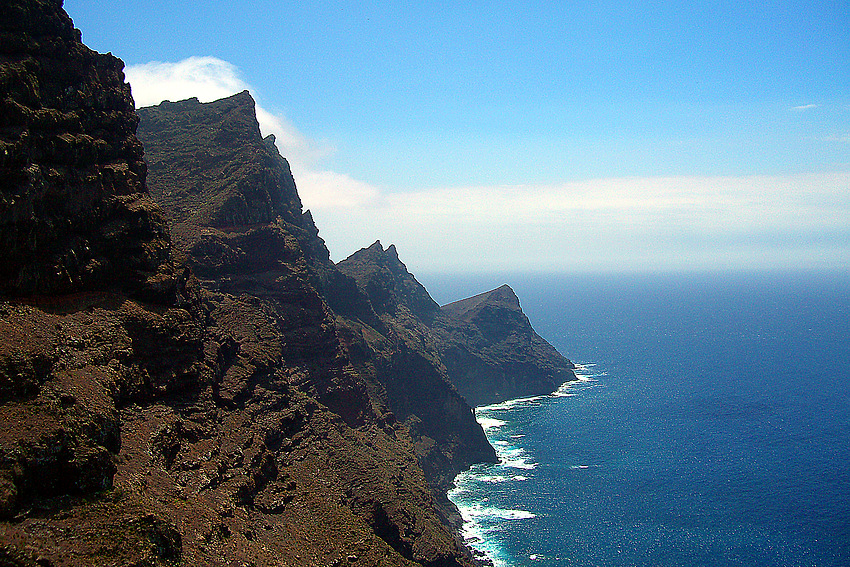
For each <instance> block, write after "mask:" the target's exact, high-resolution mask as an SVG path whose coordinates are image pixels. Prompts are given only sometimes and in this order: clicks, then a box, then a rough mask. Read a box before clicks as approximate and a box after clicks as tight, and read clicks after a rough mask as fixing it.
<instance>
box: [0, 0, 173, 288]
mask: <svg viewBox="0 0 850 567" xmlns="http://www.w3.org/2000/svg"><path fill="white" fill-rule="evenodd" d="M61 6H62V3H61V2H57V1H45V0H6V1H4V2H3V3H2V4H0V85H2V93H3V94H2V100H0V249H2V250H3V254H4V262H3V264H2V266H0V293H7V294H14V295H32V294H51V293H69V292H74V291H81V290H92V289H106V288H112V287H115V286H118V287H121V288H123V289H126V290H133V289H138V288H140V287H142V286H143V285H144V283H145V282H146V281H148V280H150V279H151V278H152V277H153V276H154V274H155V273H156V272H157V270H158V269H159V268H160V267H161V266H163V264H164V263H165V262H166V261H167V260H168V259H169V255H170V247H169V237H168V230H167V226H166V223H165V222H164V219H163V217H162V215H161V213H160V211H159V209H158V207H156V206H155V205H154V204H153V202H152V201H151V200H150V199H149V198H148V195H147V191H146V188H145V173H146V167H145V163H144V161H143V159H142V154H143V151H142V145H141V144H140V143H139V141H138V140H137V139H136V137H135V135H134V133H135V130H136V125H137V123H138V118H137V117H136V115H135V113H134V110H133V107H134V105H133V99H132V97H131V96H130V87H129V85H127V84H126V83H125V82H124V73H123V67H124V64H123V63H122V62H121V60H119V59H117V58H115V57H113V56H112V55H108V54H107V55H102V54H99V53H96V52H94V51H92V50H90V49H89V48H87V47H86V46H85V45H83V44H82V43H81V42H80V33H79V32H78V31H77V30H75V29H74V27H73V24H72V22H71V20H70V18H68V16H67V14H65V12H64V11H63V10H62V9H61Z"/></svg>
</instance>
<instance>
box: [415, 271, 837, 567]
mask: <svg viewBox="0 0 850 567" xmlns="http://www.w3.org/2000/svg"><path fill="white" fill-rule="evenodd" d="M847 281H848V279H847V277H846V274H831V275H822V274H821V275H812V274H792V275H788V274H786V275H775V274H773V275H762V276H752V275H750V276H743V275H740V276H722V277H721V276H705V275H701V276H693V275H692V276H665V277H662V276H653V277H648V276H647V277H637V276H630V277H619V278H614V277H602V276H595V277H590V278H578V277H572V278H555V277H550V278H524V279H521V280H520V281H519V282H516V281H514V282H509V283H511V284H512V287H514V289H515V291H517V294H518V295H519V297H520V298H521V301H522V303H523V308H524V310H525V312H526V314H528V315H529V318H530V319H531V320H532V323H533V324H534V325H535V328H536V329H537V330H538V332H539V333H540V334H541V335H543V336H544V337H546V338H547V339H548V340H549V341H550V342H552V343H553V344H554V345H555V346H556V347H557V348H558V349H559V350H560V351H561V352H562V353H563V354H565V355H566V356H568V357H569V358H571V359H572V360H574V361H576V362H579V363H582V364H583V366H582V367H580V369H579V374H580V376H581V377H582V380H581V381H579V382H577V383H573V384H570V385H566V386H564V387H563V388H561V389H560V390H559V391H558V392H557V393H555V394H554V395H551V396H544V397H539V398H530V399H526V400H517V401H511V402H508V403H504V404H497V405H494V406H488V407H484V408H478V410H477V415H478V419H479V421H480V422H481V423H482V425H483V426H484V427H485V429H486V432H487V435H488V438H489V439H490V442H491V443H492V444H493V445H494V447H495V448H496V449H497V452H498V454H499V455H500V457H501V463H500V464H498V465H477V466H474V467H473V468H472V469H471V470H470V471H468V472H466V473H463V474H461V475H460V476H459V477H458V478H457V479H456V485H457V488H456V489H455V490H454V491H453V492H452V494H451V495H450V497H451V498H452V500H453V501H454V502H455V503H456V504H457V505H458V507H459V508H460V509H461V511H462V513H463V514H464V518H465V519H466V520H467V522H466V526H465V529H466V532H465V533H466V536H467V538H468V542H469V543H470V545H471V546H472V547H474V548H476V549H478V550H479V551H480V552H481V553H483V554H484V555H486V556H487V557H489V558H490V559H491V560H492V561H493V562H494V563H495V564H496V565H511V566H524V565H534V566H538V565H539V566H543V565H553V566H556V565H558V566H560V565H598V566H608V565H612V566H613V565H646V566H650V565H652V566H677V565H682V566H685V565H688V566H690V565H730V566H731V565H747V566H774V565H775V566H779V565H783V566H785V565H790V566H796V565H799V566H839V565H848V564H850V291H848V288H850V286H848V285H847ZM500 283H503V282H500ZM473 284H480V282H472V281H464V280H449V279H443V280H441V281H440V282H439V283H437V282H432V281H426V286H428V287H429V290H432V288H436V290H437V291H436V292H434V291H432V293H434V295H435V297H438V300H440V301H444V300H448V299H452V298H451V297H441V296H440V294H441V293H442V294H445V295H446V296H448V295H450V294H452V293H461V294H462V293H465V292H466V290H465V289H463V286H465V285H473Z"/></svg>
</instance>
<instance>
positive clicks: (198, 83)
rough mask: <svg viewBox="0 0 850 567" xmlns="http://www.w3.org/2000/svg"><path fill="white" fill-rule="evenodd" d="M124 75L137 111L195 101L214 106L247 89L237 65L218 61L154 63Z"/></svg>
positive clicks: (200, 60) (185, 60)
mask: <svg viewBox="0 0 850 567" xmlns="http://www.w3.org/2000/svg"><path fill="white" fill-rule="evenodd" d="M124 74H125V76H126V77H127V81H128V82H129V83H130V85H131V87H132V89H133V98H134V99H135V101H136V106H138V107H142V106H152V105H155V104H159V103H160V102H162V101H164V100H170V101H172V102H174V101H178V100H185V99H187V98H192V97H198V100H200V101H201V102H211V101H214V100H218V99H220V98H224V97H226V96H230V95H232V94H236V93H238V92H242V91H244V90H245V89H247V88H248V84H247V83H246V82H245V81H243V80H242V78H241V77H240V76H239V71H238V70H237V69H236V67H235V66H234V65H232V64H230V63H228V62H227V61H222V60H221V59H217V58H215V57H189V58H188V59H184V60H183V61H179V62H177V63H164V62H160V61H153V62H151V63H145V64H143V65H132V66H130V67H127V68H126V69H125V70H124Z"/></svg>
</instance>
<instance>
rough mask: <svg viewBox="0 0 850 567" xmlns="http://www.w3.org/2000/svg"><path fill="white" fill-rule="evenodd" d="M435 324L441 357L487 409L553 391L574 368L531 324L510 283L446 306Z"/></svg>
mask: <svg viewBox="0 0 850 567" xmlns="http://www.w3.org/2000/svg"><path fill="white" fill-rule="evenodd" d="M440 312H441V315H442V316H441V317H439V318H438V319H437V320H436V322H435V325H434V333H435V334H436V335H437V336H438V337H440V341H439V344H440V345H441V348H440V356H441V359H442V361H443V363H444V364H445V365H446V368H447V369H448V372H449V374H450V375H451V377H452V383H453V384H454V385H455V386H456V387H457V389H458V391H459V392H460V393H461V394H462V395H463V397H464V398H466V400H467V401H468V402H469V403H470V404H472V405H474V406H480V405H487V404H493V403H496V402H500V401H503V400H509V399H513V398H520V397H524V396H537V395H544V394H549V393H551V392H553V391H554V390H555V389H557V388H558V386H560V385H561V384H563V383H564V382H568V381H571V380H575V379H576V375H575V373H574V372H573V370H574V369H575V365H573V363H572V362H570V361H569V360H567V359H566V358H564V357H563V356H561V354H560V353H559V352H558V351H557V350H555V348H554V347H553V346H552V345H550V344H549V343H548V342H547V341H546V340H545V339H543V338H542V337H540V335H538V334H537V333H536V332H534V329H533V328H532V326H531V323H530V322H529V320H528V317H526V316H525V314H524V313H523V312H522V308H521V307H520V303H519V298H517V296H516V294H515V293H514V291H513V290H512V289H511V288H510V287H509V286H507V285H503V286H501V287H499V288H497V289H494V290H492V291H488V292H486V293H482V294H479V295H476V296H475V297H470V298H469V299H463V300H461V301H456V302H454V303H450V304H448V305H444V306H443V307H442V309H441V311H440Z"/></svg>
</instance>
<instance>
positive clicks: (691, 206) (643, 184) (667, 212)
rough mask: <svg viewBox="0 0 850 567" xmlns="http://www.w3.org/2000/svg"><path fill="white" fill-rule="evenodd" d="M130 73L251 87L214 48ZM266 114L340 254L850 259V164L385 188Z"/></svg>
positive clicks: (696, 265) (609, 265) (172, 96)
mask: <svg viewBox="0 0 850 567" xmlns="http://www.w3.org/2000/svg"><path fill="white" fill-rule="evenodd" d="M126 74H127V77H128V80H129V82H130V83H131V84H132V85H133V94H134V97H135V98H136V102H137V104H138V105H139V106H146V105H151V104H158V103H159V102H160V101H162V100H165V99H168V100H181V99H185V98H189V97H193V96H196V97H198V98H199V99H200V100H201V101H211V100H216V99H218V98H222V97H224V96H229V95H231V94H234V93H236V92H240V91H242V90H245V89H248V90H251V87H250V85H249V84H247V83H246V82H245V81H244V80H243V79H242V78H241V77H240V75H239V72H238V69H236V67H234V66H233V65H231V64H230V63H227V62H226V61H222V60H220V59H215V58H212V57H192V58H189V59H186V60H183V61H180V62H177V63H148V64H146V65H137V66H133V67H128V68H127V70H126ZM252 94H253V95H254V97H255V98H257V97H258V94H257V93H255V92H253V91H252ZM812 108H816V105H814V104H808V105H802V106H799V107H795V108H794V109H793V110H799V111H805V110H809V109H812ZM257 118H258V121H259V123H260V128H261V131H262V132H263V134H264V135H265V134H270V133H272V134H275V136H276V139H277V144H278V148H279V149H280V151H281V153H282V154H283V155H284V156H285V157H286V158H287V159H288V160H289V161H290V164H291V166H292V169H293V174H294V175H295V178H296V183H297V184H298V189H299V194H300V195H301V199H302V202H303V203H304V205H305V207H307V208H310V209H312V210H313V216H314V218H315V220H316V224H317V225H318V226H319V229H320V231H321V236H322V237H323V238H324V239H325V241H326V242H327V244H328V247H329V249H330V250H331V253H332V256H333V257H334V258H335V259H342V258H344V257H345V256H347V255H348V254H350V253H352V252H354V251H356V250H357V249H359V248H361V247H363V246H367V245H369V244H371V243H372V242H374V241H375V240H376V239H380V240H381V241H382V242H384V243H385V244H386V245H389V244H390V243H394V244H396V245H397V246H398V248H399V252H400V254H401V256H402V259H403V260H404V261H405V263H406V264H407V265H408V266H409V267H410V268H411V270H412V271H414V273H415V272H416V271H417V270H421V271H475V270H491V271H514V270H537V271H595V270H607V271H617V270H680V269H746V268H765V267H773V268H790V267H795V266H801V267H813V268H815V267H843V268H845V269H848V268H850V173H845V172H842V173H825V174H810V175H787V176H752V177H666V178H618V179H596V180H588V181H581V182H572V183H563V184H558V185H515V186H477V187H443V188H434V189H431V190H422V191H416V192H406V193H404V192H393V191H381V190H379V189H378V188H376V187H374V186H372V185H369V184H368V183H365V182H363V181H359V180H357V179H353V178H352V177H351V176H349V175H346V174H345V173H340V172H334V171H330V170H328V168H326V167H323V166H322V164H321V162H322V160H323V159H324V158H326V157H327V156H328V155H329V154H330V153H331V152H332V151H333V148H331V147H330V146H328V145H327V144H323V143H318V142H316V141H315V140H312V139H310V138H309V137H308V136H305V135H304V134H303V133H301V132H300V131H299V130H298V129H297V128H296V127H295V126H293V125H292V124H291V123H290V122H289V121H288V120H286V118H285V117H283V116H282V115H281V114H280V113H274V112H271V111H269V110H267V109H266V108H264V107H262V106H261V105H259V104H258V105H257ZM841 140H842V141H843V140H844V138H843V137H841Z"/></svg>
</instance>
